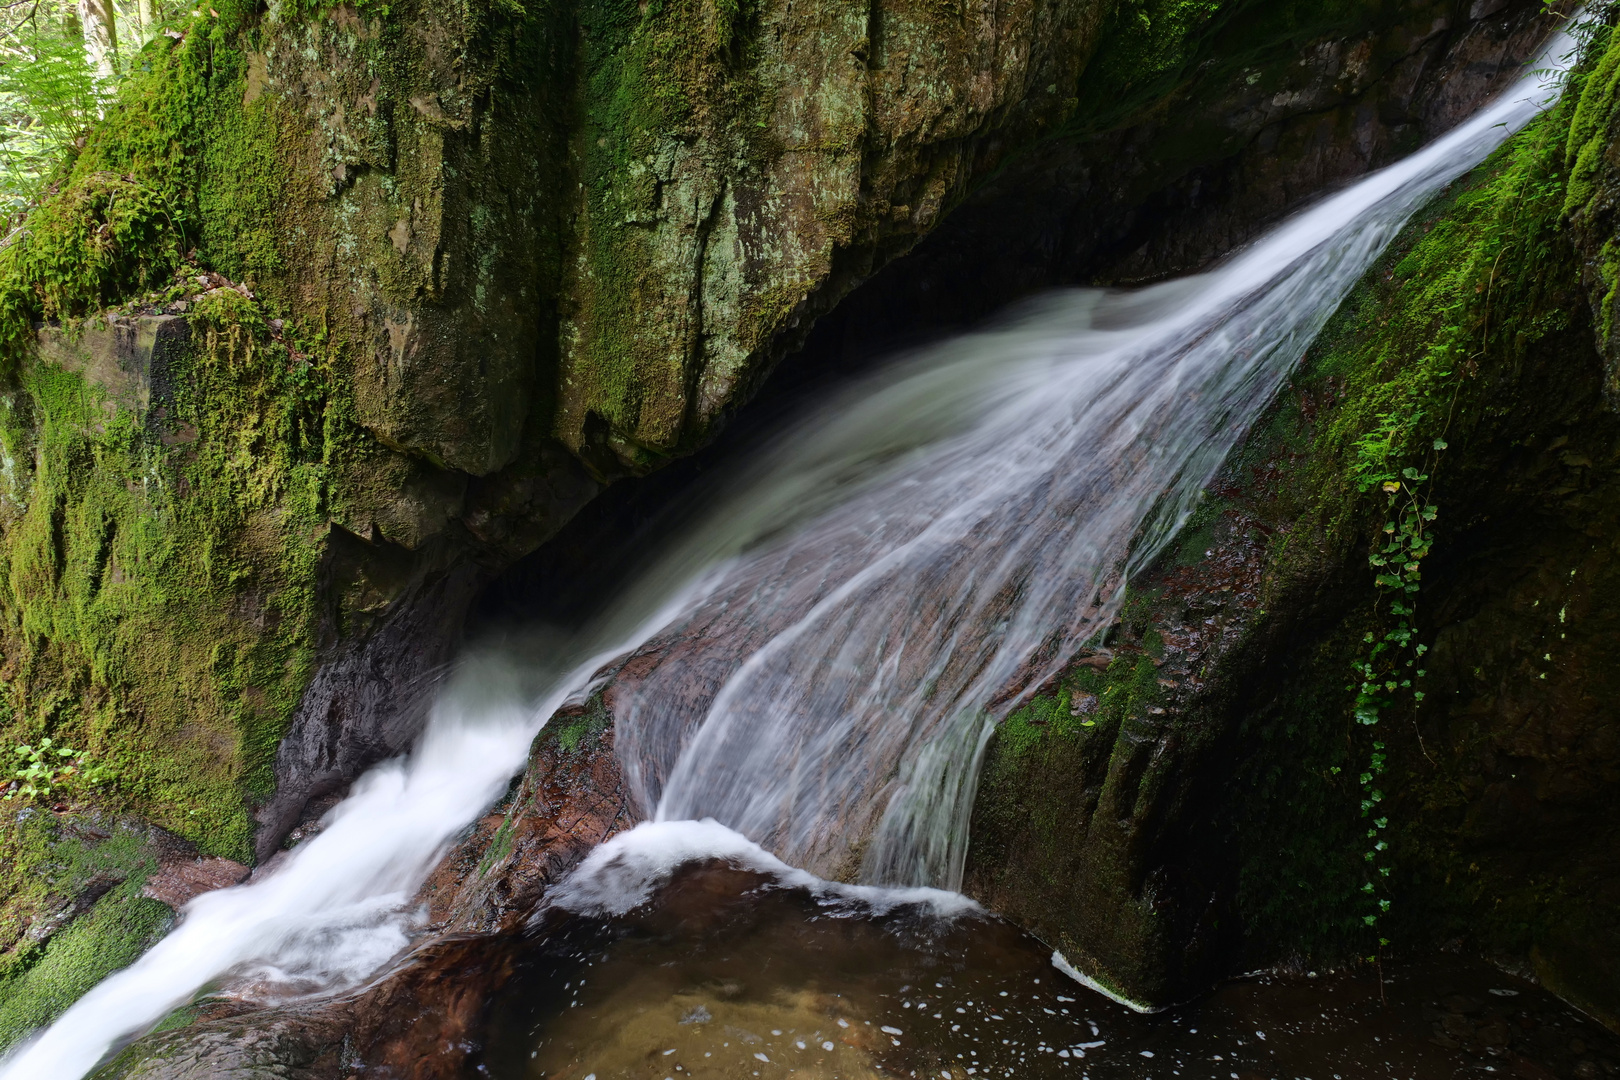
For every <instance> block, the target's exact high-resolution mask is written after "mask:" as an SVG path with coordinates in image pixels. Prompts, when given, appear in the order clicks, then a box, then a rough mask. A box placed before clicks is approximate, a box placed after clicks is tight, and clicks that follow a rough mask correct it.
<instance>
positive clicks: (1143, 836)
mask: <svg viewBox="0 0 1620 1080" xmlns="http://www.w3.org/2000/svg"><path fill="white" fill-rule="evenodd" d="M1598 48H1599V50H1600V51H1599V53H1598V57H1600V58H1606V57H1607V56H1609V55H1611V53H1610V52H1608V51H1607V50H1608V49H1609V48H1610V47H1609V46H1608V45H1607V43H1606V40H1605V38H1604V37H1603V36H1600V38H1599V41H1598ZM1607 67H1608V61H1607V59H1596V58H1595V59H1594V61H1593V64H1592V66H1590V67H1589V68H1588V69H1586V70H1583V71H1582V72H1580V73H1578V74H1577V75H1576V76H1575V77H1574V79H1573V80H1572V85H1571V89H1570V91H1569V93H1568V94H1567V95H1566V97H1565V99H1564V101H1563V102H1562V103H1561V104H1560V105H1559V106H1558V107H1557V108H1556V109H1555V110H1554V111H1553V112H1551V113H1550V114H1548V115H1547V116H1545V117H1544V118H1543V119H1541V120H1540V121H1538V122H1536V123H1535V124H1533V125H1532V126H1531V127H1530V128H1529V129H1527V130H1526V131H1525V132H1524V133H1522V134H1521V135H1519V136H1518V137H1516V138H1515V139H1514V140H1513V141H1512V142H1511V143H1510V144H1509V145H1508V146H1507V147H1505V148H1504V149H1503V150H1502V151H1501V152H1499V153H1498V154H1497V155H1496V156H1495V157H1493V158H1492V159H1491V161H1489V162H1488V163H1487V164H1486V165H1485V166H1483V167H1482V168H1481V169H1479V170H1478V171H1476V172H1475V173H1474V174H1473V175H1472V176H1471V177H1469V178H1467V179H1465V180H1463V181H1460V182H1459V183H1458V184H1457V185H1455V187H1454V189H1453V190H1452V191H1451V192H1450V193H1449V194H1448V195H1447V196H1446V198H1445V199H1443V200H1442V201H1441V203H1440V204H1439V205H1437V206H1436V207H1434V208H1431V210H1430V211H1429V212H1427V213H1426V214H1425V215H1424V216H1423V218H1422V220H1420V221H1418V222H1416V223H1414V224H1413V225H1412V226H1411V227H1410V228H1409V229H1408V230H1407V231H1406V233H1405V234H1404V235H1403V236H1402V237H1401V238H1400V239H1399V240H1398V241H1397V242H1396V243H1395V245H1394V246H1393V247H1392V249H1391V251H1390V252H1389V253H1388V254H1387V255H1386V257H1385V258H1384V260H1383V261H1382V263H1381V264H1380V265H1379V266H1377V267H1376V268H1375V269H1374V270H1373V271H1372V272H1371V273H1370V274H1369V275H1368V277H1367V279H1366V280H1365V281H1364V282H1363V283H1362V285H1361V286H1360V287H1359V288H1358V290H1357V292H1356V293H1355V294H1354V295H1353V296H1352V298H1351V299H1350V300H1349V301H1347V303H1346V304H1345V306H1344V308H1343V309H1342V310H1341V311H1340V312H1339V314H1338V315H1337V316H1336V318H1335V320H1334V321H1333V323H1332V324H1330V326H1329V328H1328V329H1327V331H1326V332H1325V333H1324V335H1323V337H1322V339H1321V341H1320V342H1319V343H1318V345H1317V346H1316V347H1315V348H1314V349H1313V351H1312V353H1311V354H1310V355H1309V356H1308V357H1307V359H1306V361H1305V363H1304V365H1303V366H1302V368H1301V370H1300V371H1299V372H1298V373H1297V374H1296V375H1295V377H1294V379H1293V382H1292V385H1291V386H1290V387H1289V388H1288V390H1286V391H1285V392H1284V394H1283V395H1282V396H1281V398H1280V399H1279V401H1278V402H1277V403H1276V405H1275V406H1274V408H1273V411H1272V413H1271V415H1270V417H1269V418H1268V420H1267V422H1266V423H1265V424H1264V425H1262V426H1261V427H1260V428H1259V429H1257V431H1256V432H1255V433H1254V434H1253V435H1252V436H1251V438H1250V439H1249V440H1248V442H1247V444H1246V445H1245V447H1244V448H1243V449H1242V450H1241V451H1240V452H1239V453H1238V454H1237V455H1236V456H1235V457H1234V459H1233V460H1232V461H1231V462H1230V463H1229V464H1228V466H1227V469H1226V472H1225V473H1224V475H1223V476H1222V477H1221V479H1220V481H1219V483H1218V484H1217V485H1216V486H1215V487H1214V488H1212V490H1211V491H1210V492H1209V494H1208V498H1207V501H1206V503H1205V506H1204V508H1203V509H1202V510H1201V512H1200V515H1199V518H1198V519H1197V520H1196V521H1195V523H1194V527H1193V528H1192V529H1190V530H1189V532H1188V534H1187V535H1186V536H1184V537H1183V539H1182V540H1181V541H1180V544H1179V549H1178V550H1177V551H1175V552H1173V553H1171V554H1170V555H1167V556H1166V557H1165V559H1164V560H1162V562H1161V564H1160V565H1159V566H1158V567H1156V568H1155V569H1154V570H1153V571H1152V572H1151V573H1149V574H1148V575H1146V576H1145V577H1144V578H1143V579H1142V580H1140V581H1138V582H1136V583H1135V584H1134V586H1133V599H1132V601H1131V603H1130V604H1129V605H1128V607H1127V610H1126V612H1125V614H1124V616H1123V617H1122V620H1121V623H1120V625H1119V626H1118V627H1117V628H1116V630H1115V631H1114V634H1113V636H1112V638H1111V640H1110V641H1109V645H1110V647H1111V648H1112V650H1113V659H1112V660H1111V662H1109V663H1108V665H1107V667H1106V668H1104V669H1102V670H1101V671H1100V672H1099V671H1098V670H1096V669H1095V668H1093V667H1089V666H1086V665H1084V664H1082V665H1080V666H1078V667H1076V668H1075V669H1073V670H1072V671H1071V672H1070V673H1069V674H1068V675H1066V676H1065V677H1064V678H1063V679H1062V680H1061V681H1060V682H1059V683H1058V684H1056V685H1055V686H1054V687H1052V688H1050V690H1049V691H1048V692H1047V693H1044V694H1042V695H1041V696H1038V697H1037V698H1036V699H1035V700H1034V701H1033V702H1032V703H1031V704H1030V705H1029V706H1028V707H1027V708H1026V709H1025V710H1024V711H1023V712H1021V713H1019V714H1018V715H1016V716H1014V717H1013V718H1012V719H1011V720H1009V721H1008V723H1007V724H1006V725H1004V726H1003V728H1002V729H1001V730H1000V731H999V732H998V733H997V736H996V739H995V741H994V743H993V744H992V747H991V749H990V755H989V759H988V761H987V764H986V767H985V781H984V786H983V788H982V790H981V794H980V798H979V802H978V805H977V807H976V811H975V818H974V826H973V827H974V838H973V844H974V849H973V853H972V855H971V856H970V871H969V883H970V884H969V889H970V891H971V892H973V893H974V894H975V895H978V896H981V897H983V898H984V899H986V900H987V901H989V902H990V903H992V904H993V905H994V906H997V907H998V908H1000V909H1002V910H1006V911H1008V912H1010V913H1012V914H1014V915H1015V917H1018V918H1020V919H1021V920H1023V921H1025V922H1026V923H1027V924H1028V925H1030V926H1031V927H1033V928H1034V929H1036V930H1037V932H1038V933H1041V934H1042V935H1043V936H1044V937H1046V938H1047V939H1048V940H1050V941H1051V942H1052V943H1053V944H1054V946H1055V947H1057V948H1059V949H1060V950H1062V951H1064V952H1065V953H1066V954H1067V955H1068V956H1069V957H1070V958H1071V959H1072V960H1073V961H1074V962H1075V963H1076V964H1077V965H1078V966H1079V967H1081V968H1082V969H1083V970H1086V971H1088V972H1089V973H1090V974H1091V975H1092V976H1093V977H1094V978H1096V979H1097V980H1098V981H1099V982H1101V983H1103V984H1104V985H1107V986H1109V987H1111V988H1113V989H1114V990H1116V991H1117V992H1119V993H1121V994H1123V995H1124V996H1127V997H1130V998H1132V999H1135V1000H1138V1001H1143V1002H1146V1003H1148V1004H1164V1003H1167V1002H1169V1001H1172V1000H1175V999H1176V998H1178V997H1181V996H1184V995H1186V994H1188V993H1190V992H1192V991H1193V990H1195V989H1196V988H1197V987H1198V986H1200V985H1201V984H1202V982H1204V981H1207V979H1208V978H1210V977H1211V975H1212V974H1214V973H1216V972H1219V971H1223V970H1231V969H1232V968H1233V967H1235V966H1237V965H1239V964H1242V965H1249V966H1253V965H1258V964H1263V963H1275V962H1279V961H1293V962H1299V963H1302V964H1308V965H1310V966H1312V967H1316V966H1322V965H1331V964H1338V963H1344V962H1354V961H1356V960H1358V959H1361V958H1376V957H1377V956H1379V955H1381V954H1383V953H1385V952H1388V951H1389V950H1405V951H1410V950H1414V949H1420V948H1429V947H1434V946H1436V945H1443V946H1448V947H1458V946H1461V947H1466V948H1469V949H1473V950H1478V951H1480V952H1483V953H1485V954H1486V955H1489V956H1492V957H1494V958H1496V959H1498V960H1500V961H1502V962H1504V963H1508V964H1510V965H1515V966H1518V967H1521V968H1523V969H1525V970H1530V971H1534V972H1535V974H1536V975H1537V976H1538V977H1540V978H1541V979H1542V980H1543V981H1544V982H1545V983H1546V984H1547V985H1548V986H1550V987H1552V988H1553V989H1555V990H1556V991H1557V992H1559V993H1561V994H1564V995H1565V996H1566V997H1567V998H1568V999H1569V1000H1571V1001H1572V1002H1574V1003H1576V1004H1577V1005H1579V1006H1581V1007H1582V1008H1584V1009H1586V1010H1587V1011H1589V1012H1591V1013H1592V1014H1593V1015H1595V1016H1598V1017H1600V1018H1603V1019H1605V1020H1607V1021H1608V1022H1610V1023H1611V1024H1612V1023H1613V1022H1614V1019H1615V1017H1616V1015H1617V1009H1620V982H1617V981H1616V978H1615V973H1616V972H1620V954H1616V952H1615V949H1616V944H1617V942H1620V936H1617V935H1620V923H1617V921H1616V912H1620V905H1617V903H1616V901H1617V899H1620V894H1617V893H1616V892H1615V890H1616V888H1617V882H1620V864H1617V861H1616V860H1617V856H1620V843H1617V840H1620V836H1617V834H1616V831H1615V828H1616V826H1615V814H1614V811H1615V807H1616V806H1617V805H1620V727H1617V726H1616V721H1615V714H1614V710H1613V702H1614V681H1615V678H1616V675H1615V668H1614V665H1613V662H1612V659H1611V657H1610V653H1611V651H1612V650H1611V648H1610V643H1612V641H1613V639H1614V635H1615V633H1616V632H1617V631H1620V627H1616V626H1615V625H1613V615H1612V613H1613V612H1614V611H1615V610H1617V600H1620V597H1617V594H1616V589H1617V588H1620V577H1617V576H1616V566H1615V562H1614V554H1613V544H1612V542H1611V538H1612V536H1613V535H1614V534H1615V533H1616V531H1617V529H1620V472H1617V463H1620V442H1617V441H1616V440H1617V438H1620V426H1617V424H1616V421H1615V418H1614V415H1613V413H1612V411H1611V409H1610V407H1609V405H1608V404H1607V400H1606V397H1605V385H1606V380H1607V378H1608V376H1607V374H1606V362H1605V357H1604V354H1603V352H1602V351H1601V350H1600V347H1601V346H1604V345H1605V344H1606V338H1605V337H1604V336H1603V329H1602V323H1601V319H1602V317H1603V314H1602V313H1603V311H1604V310H1605V309H1604V307H1603V304H1604V303H1606V300H1605V298H1604V297H1603V296H1600V295H1596V294H1593V293H1592V292H1591V290H1590V289H1589V287H1588V286H1589V283H1590V280H1591V279H1590V278H1589V277H1587V276H1585V274H1584V273H1583V271H1584V270H1585V268H1586V267H1589V266H1590V265H1591V263H1590V257H1589V256H1587V255H1586V254H1585V253H1586V252H1587V251H1588V250H1590V245H1591V242H1592V241H1591V238H1590V234H1588V233H1586V232H1583V228H1582V227H1581V226H1580V225H1579V224H1577V225H1576V226H1575V227H1572V225H1571V223H1572V221H1574V222H1577V223H1579V222H1581V221H1583V220H1585V221H1590V220H1592V219H1591V218H1589V217H1584V218H1583V215H1588V214H1591V213H1592V204H1590V203H1588V202H1586V201H1585V200H1586V199H1588V198H1591V197H1592V196H1591V195H1590V194H1589V193H1583V189H1582V188H1581V187H1580V184H1581V182H1582V175H1583V174H1582V173H1581V172H1580V170H1579V169H1578V168H1577V169H1576V170H1575V172H1574V174H1573V177H1572V175H1571V166H1572V165H1574V164H1576V163H1577V162H1578V161H1579V158H1580V154H1581V147H1582V139H1583V138H1584V137H1585V136H1584V135H1583V131H1584V130H1585V128H1584V127H1583V123H1584V121H1583V118H1584V117H1587V116H1589V114H1590V112H1591V110H1592V108H1593V102H1594V101H1600V100H1602V95H1604V94H1606V93H1607V89H1606V86H1607V84H1606V82H1605V79H1606V75H1605V74H1604V72H1605V71H1606V70H1607ZM1604 107H1605V108H1612V103H1609V104H1605V105H1604ZM1589 295H1591V296H1592V299H1593V300H1594V301H1595V304H1593V305H1589V303H1588V297H1589ZM1594 306H1595V307H1596V312H1597V319H1594V317H1593V315H1594V313H1593V307H1594ZM1594 323H1596V326H1594ZM1595 345H1596V346H1600V347H1594V346H1595Z"/></svg>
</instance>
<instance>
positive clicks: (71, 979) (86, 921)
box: [0, 887, 174, 1048]
mask: <svg viewBox="0 0 1620 1080" xmlns="http://www.w3.org/2000/svg"><path fill="white" fill-rule="evenodd" d="M173 921H174V914H173V913H172V912H171V911H170V910H169V908H168V906H167V905H165V904H161V903H159V902H158V901H156V900H148V899H146V898H145V897H142V896H140V895H138V893H134V892H131V890H130V889H129V888H128V887H120V888H118V889H115V890H114V891H113V892H110V893H108V894H107V895H106V896H104V897H102V898H101V899H100V900H99V901H97V903H96V906H95V907H94V908H93V909H92V910H91V911H90V912H89V914H87V915H84V916H82V917H80V918H79V919H77V920H75V921H74V922H73V924H72V925H71V926H69V927H68V928H67V929H66V930H64V931H62V932H61V933H60V934H58V935H56V937H54V938H52V939H51V942H50V944H49V945H47V946H46V947H45V949H44V950H43V955H42V956H41V957H40V959H39V961H38V962H37V963H36V964H34V965H33V966H31V967H30V968H28V970H27V971H25V972H24V973H22V974H21V975H20V976H17V977H15V978H13V979H9V980H7V981H6V982H5V983H3V984H0V1001H3V1003H0V1048H3V1047H6V1046H9V1045H10V1044H12V1043H13V1042H15V1041H16V1040H17V1039H19V1038H21V1037H22V1036H24V1035H26V1034H28V1033H29V1032H30V1031H32V1030H34V1029H35V1028H37V1027H40V1026H42V1025H45V1024H48V1023H50V1022H51V1021H52V1020H55V1019H56V1018H57V1017H58V1016H60V1015H61V1014H62V1013H63V1012H65V1011H66V1010H67V1008H68V1006H69V1005H72V1004H73V1003H74V1002H75V1001H77V1000H78V999H79V998H80V997H81V996H83V995H84V993H85V992H86V991H87V990H89V989H90V988H91V987H93V986H95V985H96V984H97V983H99V982H100V981H101V980H102V979H105V978H106V977H107V976H108V975H111V974H112V973H113V972H115V971H117V970H119V969H120V968H124V967H127V966H129V965H130V964H131V963H133V962H134V961H135V959H136V958H137V957H139V956H140V955H141V953H142V952H144V951H145V950H146V949H147V947H148V946H150V945H151V944H152V943H153V942H154V941H156V940H157V939H158V938H160V937H162V936H163V935H164V934H165V933H167V932H168V929H169V926H170V925H171V924H172V923H173Z"/></svg>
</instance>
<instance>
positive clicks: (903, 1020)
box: [479, 863, 1620, 1080]
mask: <svg viewBox="0 0 1620 1080" xmlns="http://www.w3.org/2000/svg"><path fill="white" fill-rule="evenodd" d="M518 968H519V970H518V974H517V976H516V977H515V978H514V979H513V980H512V981H511V982H510V983H508V985H507V987H506V989H505V990H504V991H503V993H502V994H501V997H500V1000H498V1001H497V1002H495V1003H494V1005H493V1010H494V1011H493V1015H492V1018H491V1019H492V1027H491V1029H490V1030H491V1036H490V1039H489V1041H488V1045H487V1046H486V1048H485V1051H484V1054H483V1058H482V1061H481V1063H480V1069H479V1071H480V1075H486V1076H492V1077H497V1078H500V1080H518V1078H525V1080H528V1078H533V1080H539V1078H542V1077H545V1078H557V1080H590V1078H591V1077H593V1076H594V1077H595V1078H596V1080H613V1078H620V1077H623V1078H636V1080H643V1078H645V1080H682V1078H685V1077H715V1078H728V1080H729V1078H738V1080H753V1078H755V1077H758V1078H761V1080H768V1078H775V1077H785V1076H802V1077H812V1078H821V1077H825V1078H829V1080H831V1078H850V1080H868V1078H876V1077H896V1076H898V1077H935V1078H941V1080H963V1078H967V1077H972V1078H974V1080H981V1078H987V1077H995V1078H1001V1077H1025V1076H1027V1077H1074V1078H1076V1080H1091V1078H1095V1080H1104V1078H1115V1077H1130V1078H1133V1080H1148V1078H1152V1077H1164V1078H1170V1077H1187V1078H1189V1080H1190V1078H1204V1077H1207V1078H1214V1080H1256V1078H1271V1077H1309V1078H1311V1080H1352V1078H1354V1080H1363V1078H1384V1077H1388V1078H1409V1080H1425V1078H1431V1077H1432V1078H1436V1080H1439V1078H1448V1080H1449V1078H1456V1077H1470V1076H1477V1077H1480V1078H1485V1077H1490V1076H1514V1077H1523V1078H1532V1080H1535V1078H1544V1077H1573V1078H1577V1080H1598V1078H1601V1077H1608V1076H1615V1075H1620V1041H1617V1040H1616V1039H1615V1038H1614V1037H1613V1036H1611V1035H1609V1034H1608V1033H1607V1032H1605V1031H1604V1030H1603V1029H1602V1028H1600V1027H1598V1026H1596V1025H1595V1024H1593V1023H1591V1022H1590V1021H1588V1020H1586V1019H1585V1018H1584V1017H1582V1016H1580V1015H1579V1014H1577V1013H1575V1012H1573V1011H1572V1010H1570V1009H1569V1008H1568V1007H1567V1006H1565V1005H1563V1004H1562V1003H1561V1002H1559V1001H1558V1000H1557V999H1555V998H1553V997H1552V996H1551V995H1549V994H1547V993H1545V992H1544V991H1542V990H1540V989H1539V988H1537V987H1536V986H1534V985H1533V984H1531V983H1529V982H1526V981H1524V980H1522V979H1518V978H1514V977H1512V976H1509V975H1506V974H1504V973H1502V972H1500V971H1498V970H1497V969H1495V968H1493V967H1491V966H1489V965H1487V964H1484V963H1481V962H1478V961H1473V960H1468V959H1464V958H1460V957H1439V958H1432V959H1429V960H1425V961H1422V962H1412V963H1404V964H1394V965H1386V967H1385V972H1384V979H1383V986H1382V991H1381V990H1380V984H1379V979H1378V977H1377V975H1376V973H1375V972H1372V971H1370V970H1365V971H1357V972H1350V973H1338V974H1331V975H1323V976H1320V977H1312V976H1310V975H1307V974H1300V975H1278V974H1264V975H1257V976H1253V977H1250V978H1246V979H1240V980H1236V981H1234V982H1231V983H1229V984H1227V985H1225V986H1223V987H1221V988H1219V989H1217V990H1216V991H1214V992H1213V993H1211V994H1209V995H1207V996H1206V997H1204V998H1202V999H1200V1000H1198V1001H1195V1002H1192V1003H1189V1004H1187V1005H1184V1006H1180V1007H1178V1008H1174V1009H1170V1010H1167V1011H1165V1012H1162V1013H1158V1014H1154V1015H1147V1016H1144V1015H1140V1014H1138V1013H1135V1012H1133V1011H1131V1010H1129V1009H1127V1008H1125V1007H1123V1006H1121V1005H1118V1004H1116V1003H1115V1002H1113V1001H1111V1000H1109V999H1107V998H1105V997H1103V996H1102V995H1100V994H1097V993H1095V992H1093V991H1090V990H1087V989H1086V988H1084V987H1083V986H1080V985H1078V984H1077V983H1075V982H1073V981H1072V980H1071V979H1069V978H1068V977H1066V976H1065V975H1063V974H1062V973H1060V972H1059V971H1058V970H1056V969H1055V968H1054V967H1053V966H1052V954H1051V951H1050V949H1048V948H1045V947H1043V946H1042V945H1041V944H1040V943H1039V942H1037V941H1035V940H1034V939H1032V938H1030V937H1029V936H1027V935H1025V934H1023V933H1021V932H1019V931H1018V930H1016V929H1015V928H1013V927H1011V926H1009V925H1008V924H1006V923H1005V922H1002V921H1001V920H999V919H995V918H993V917H990V916H988V915H986V914H983V913H981V912H972V911H970V912H967V913H964V914H958V915H955V916H952V917H946V916H942V915H940V914H938V913H937V912H935V911H934V910H933V909H932V908H929V907H927V906H925V905H917V904H904V905H899V906H892V907H891V906H888V905H882V904H880V905H878V906H877V907H874V906H872V905H871V904H870V903H868V902H865V901H862V900H857V899H851V898H849V897H847V896H837V895H832V894H825V893H816V892H813V891H811V890H809V889H805V888H802V887H791V886H785V885H783V884H782V883H781V882H780V881H778V880H777V879H774V878H772V877H770V876H768V875H764V874H760V873H756V872H753V871H746V870H739V869H736V868H735V867H732V866H727V865H725V864H720V863H710V864H707V865H696V866H688V867H685V868H683V869H682V870H680V871H678V872H677V873H676V874H675V875H674V876H673V878H672V879H671V880H670V881H669V882H668V883H667V884H665V885H664V886H663V887H662V888H661V889H659V890H658V891H657V892H656V893H655V894H654V895H653V897H652V899H651V900H650V901H649V902H647V903H645V904H642V905H641V906H640V907H638V908H636V909H635V910H633V911H631V912H630V913H629V914H628V915H625V916H621V917H618V918H613V919H588V918H582V917H579V916H564V915H562V914H561V913H556V912H554V913H552V915H551V917H550V918H549V919H547V920H546V922H545V923H544V924H543V925H542V926H541V927H539V928H537V930H536V932H535V934H534V935H533V937H532V938H531V940H530V941H529V942H528V944H527V945H526V946H525V948H524V951H523V954H522V955H521V957H520V958H519V959H518ZM1381 992H1382V997H1381Z"/></svg>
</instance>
